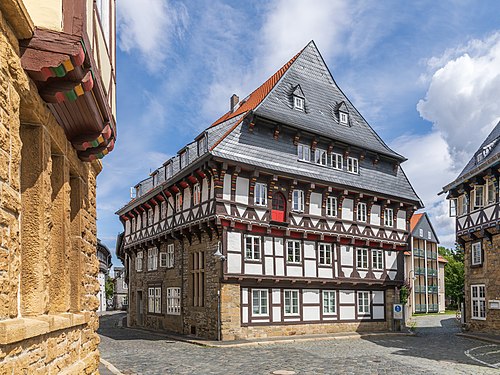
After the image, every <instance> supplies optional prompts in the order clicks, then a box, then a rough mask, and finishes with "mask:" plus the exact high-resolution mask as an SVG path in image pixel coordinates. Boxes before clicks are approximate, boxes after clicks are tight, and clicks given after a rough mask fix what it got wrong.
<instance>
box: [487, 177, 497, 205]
mask: <svg viewBox="0 0 500 375" xmlns="http://www.w3.org/2000/svg"><path fill="white" fill-rule="evenodd" d="M486 189H487V190H488V194H487V197H488V198H487V204H493V203H495V202H496V200H497V199H496V198H497V191H496V187H495V181H493V180H492V179H489V180H488V183H487V184H486Z"/></svg>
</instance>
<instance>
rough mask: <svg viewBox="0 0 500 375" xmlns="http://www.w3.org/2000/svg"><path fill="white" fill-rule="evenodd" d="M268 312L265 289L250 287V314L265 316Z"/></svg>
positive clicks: (267, 299)
mask: <svg viewBox="0 0 500 375" xmlns="http://www.w3.org/2000/svg"><path fill="white" fill-rule="evenodd" d="M268 314H269V298H268V291H267V289H252V315H253V316H267V315H268Z"/></svg>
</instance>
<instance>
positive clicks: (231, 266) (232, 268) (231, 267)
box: [227, 253, 241, 273]
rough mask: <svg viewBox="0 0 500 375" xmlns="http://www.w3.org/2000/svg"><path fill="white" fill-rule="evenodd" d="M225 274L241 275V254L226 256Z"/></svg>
mask: <svg viewBox="0 0 500 375" xmlns="http://www.w3.org/2000/svg"><path fill="white" fill-rule="evenodd" d="M227 272H228V273H241V254H232V253H228V254H227Z"/></svg>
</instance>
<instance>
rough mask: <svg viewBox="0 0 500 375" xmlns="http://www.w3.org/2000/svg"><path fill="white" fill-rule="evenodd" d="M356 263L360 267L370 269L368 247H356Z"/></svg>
mask: <svg viewBox="0 0 500 375" xmlns="http://www.w3.org/2000/svg"><path fill="white" fill-rule="evenodd" d="M356 264H357V267H358V268H360V269H368V249H362V248H359V249H356Z"/></svg>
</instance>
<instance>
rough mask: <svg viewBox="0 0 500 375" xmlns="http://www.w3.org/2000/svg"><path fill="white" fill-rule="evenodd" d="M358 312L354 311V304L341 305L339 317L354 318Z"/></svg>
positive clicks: (343, 318)
mask: <svg viewBox="0 0 500 375" xmlns="http://www.w3.org/2000/svg"><path fill="white" fill-rule="evenodd" d="M355 317H356V314H355V313H354V306H340V307H339V318H340V320H348V319H354V318H355Z"/></svg>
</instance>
